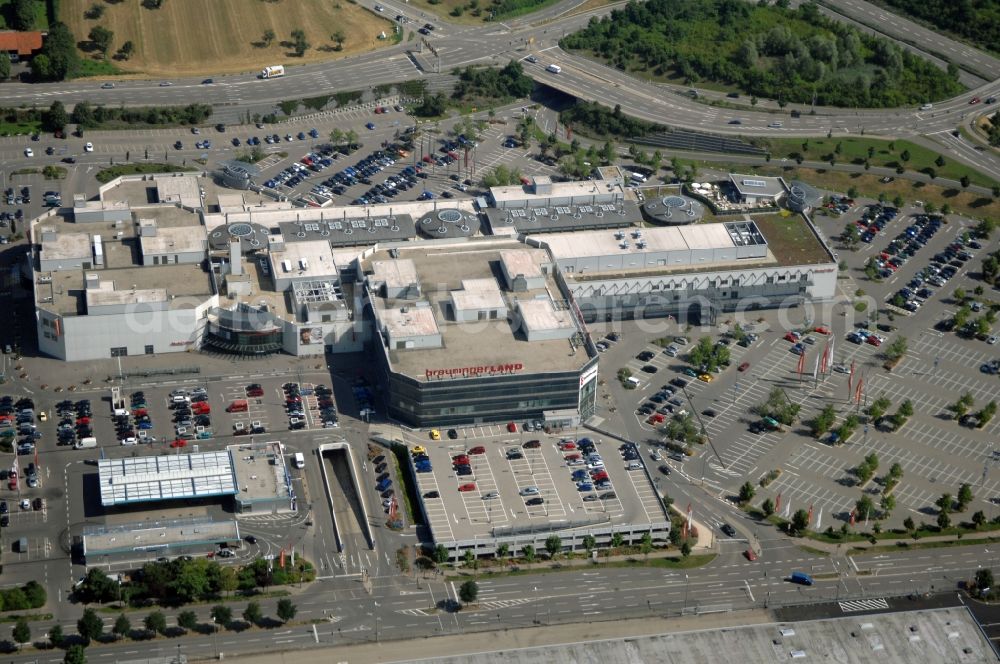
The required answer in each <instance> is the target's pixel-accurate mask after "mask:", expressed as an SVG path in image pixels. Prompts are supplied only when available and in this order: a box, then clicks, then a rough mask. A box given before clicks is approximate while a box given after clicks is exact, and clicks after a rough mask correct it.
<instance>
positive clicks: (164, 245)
mask: <svg viewBox="0 0 1000 664" xmlns="http://www.w3.org/2000/svg"><path fill="white" fill-rule="evenodd" d="M139 243H140V244H141V245H142V253H143V255H144V256H145V255H146V254H187V253H197V252H204V251H205V250H206V249H207V248H208V237H207V236H206V235H205V227H204V226H165V227H162V228H157V229H156V235H154V236H152V237H150V236H148V235H146V236H141V237H140V238H139Z"/></svg>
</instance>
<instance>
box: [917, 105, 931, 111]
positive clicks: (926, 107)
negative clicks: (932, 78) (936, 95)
mask: <svg viewBox="0 0 1000 664" xmlns="http://www.w3.org/2000/svg"><path fill="white" fill-rule="evenodd" d="M932 108H934V104H924V105H923V106H921V107H920V110H921V111H929V110H931V109H932Z"/></svg>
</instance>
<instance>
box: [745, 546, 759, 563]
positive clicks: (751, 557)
mask: <svg viewBox="0 0 1000 664" xmlns="http://www.w3.org/2000/svg"><path fill="white" fill-rule="evenodd" d="M743 555H744V556H746V557H747V560H749V561H750V562H753V561H755V560H757V554H756V553H754V552H753V549H747V550H746V551H744V552H743Z"/></svg>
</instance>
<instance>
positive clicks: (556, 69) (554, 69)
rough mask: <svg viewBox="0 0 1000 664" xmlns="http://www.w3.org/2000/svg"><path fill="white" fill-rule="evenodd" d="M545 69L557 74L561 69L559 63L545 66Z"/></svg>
mask: <svg viewBox="0 0 1000 664" xmlns="http://www.w3.org/2000/svg"><path fill="white" fill-rule="evenodd" d="M545 71H547V72H552V73H553V74H558V73H559V72H561V71H562V67H560V66H559V65H549V66H548V67H546V68H545Z"/></svg>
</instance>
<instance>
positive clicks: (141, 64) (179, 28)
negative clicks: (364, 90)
mask: <svg viewBox="0 0 1000 664" xmlns="http://www.w3.org/2000/svg"><path fill="white" fill-rule="evenodd" d="M95 5H100V6H103V12H102V15H101V16H100V18H97V19H92V18H87V17H86V16H85V13H87V12H88V11H89V10H91V8H92V7H93V6H95ZM60 12H61V18H62V20H63V22H65V23H66V24H67V25H68V26H69V28H70V30H71V31H72V32H73V35H74V36H75V37H76V39H77V41H78V42H79V43H80V44H81V45H86V44H87V41H88V40H87V35H88V34H89V33H90V31H91V29H92V28H94V27H95V26H97V25H101V26H103V27H105V28H107V29H108V30H111V31H112V32H113V33H114V39H113V43H112V46H111V48H110V49H109V58H111V57H112V56H113V54H114V53H115V52H116V51H117V50H118V49H119V48H120V47H121V45H122V44H124V43H125V42H126V41H131V42H132V43H133V44H134V46H135V51H134V53H133V54H132V56H131V57H130V58H129V59H128V60H112V62H113V64H114V66H115V67H117V68H118V69H120V70H121V71H123V72H126V73H134V74H141V75H145V76H152V77H171V78H176V77H180V76H196V75H208V74H224V73H236V72H244V71H252V70H257V69H261V68H263V67H264V66H266V65H272V64H284V65H294V64H299V63H307V62H317V61H322V60H330V59H333V58H337V57H341V56H343V55H350V54H354V53H359V52H363V51H369V50H372V49H374V48H377V47H379V46H383V45H389V44H391V43H392V39H391V37H392V34H393V25H392V22H391V21H390V20H387V19H386V18H382V17H379V16H377V15H375V14H373V13H372V12H370V11H368V10H365V9H362V8H361V7H359V6H357V5H354V4H351V3H349V2H347V0H342V1H341V0H333V1H332V2H331V1H330V0H325V1H324V0H294V1H293V0H276V1H266V0H212V1H211V2H205V1H204V0H166V1H165V2H163V4H162V6H161V7H160V8H159V9H147V8H145V7H144V6H143V3H140V2H118V3H114V4H111V3H106V2H103V1H102V0H62V3H61V9H60ZM268 29H270V30H273V31H274V34H275V38H274V41H273V42H272V43H271V44H269V45H266V44H265V41H264V33H265V31H266V30H268ZM296 29H301V30H303V31H304V32H305V37H306V41H307V42H308V43H309V44H310V45H311V47H310V48H309V49H308V50H307V51H306V52H305V54H304V55H303V57H296V56H295V55H294V53H293V49H292V46H291V41H292V37H291V33H292V31H293V30H296ZM383 31H385V33H386V34H387V35H388V36H389V37H390V39H385V40H379V39H378V35H379V33H381V32H383ZM338 32H339V33H340V34H341V35H342V36H343V37H344V41H343V44H342V46H343V48H342V50H338V44H337V41H336V39H335V35H336V34H337V33H338ZM81 55H82V57H83V58H84V59H85V60H93V59H94V58H96V57H99V56H97V55H95V51H93V50H90V51H88V50H86V49H84V50H81Z"/></svg>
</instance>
